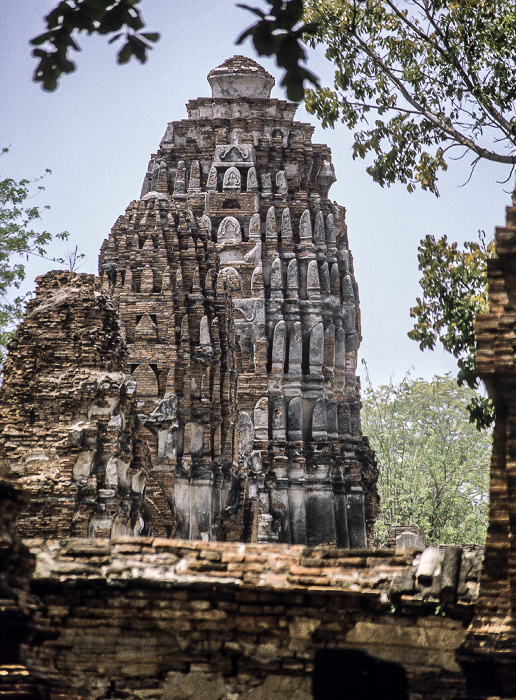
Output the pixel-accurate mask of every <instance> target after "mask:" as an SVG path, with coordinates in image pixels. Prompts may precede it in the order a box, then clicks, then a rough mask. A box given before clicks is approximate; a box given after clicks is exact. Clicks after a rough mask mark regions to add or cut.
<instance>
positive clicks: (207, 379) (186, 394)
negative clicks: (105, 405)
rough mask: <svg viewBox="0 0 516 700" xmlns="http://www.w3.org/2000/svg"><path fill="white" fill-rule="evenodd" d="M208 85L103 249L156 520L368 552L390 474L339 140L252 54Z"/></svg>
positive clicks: (161, 529)
mask: <svg viewBox="0 0 516 700" xmlns="http://www.w3.org/2000/svg"><path fill="white" fill-rule="evenodd" d="M208 81H209V82H210V84H211V87H212V97H207V98H199V99H196V100H192V101H190V102H189V103H188V105H187V110H188V118H187V119H184V120H182V121H177V122H172V123H170V124H168V126H167V128H166V131H165V135H164V137H163V139H162V141H161V144H160V146H159V149H158V152H157V153H156V154H155V155H153V156H152V157H151V160H150V163H149V167H148V171H147V173H146V175H145V178H144V182H143V188H142V193H141V198H140V200H139V201H134V202H132V203H131V204H130V205H129V207H128V208H127V210H126V212H125V214H124V215H122V216H120V217H119V219H118V220H117V222H116V224H115V226H114V227H113V229H112V232H111V235H110V236H109V238H108V239H107V240H106V241H105V242H104V244H103V246H102V250H101V254H100V259H99V270H100V275H101V278H102V284H103V287H104V288H105V289H107V290H109V291H110V292H111V294H112V296H113V299H114V301H115V304H116V305H117V306H118V308H119V312H120V318H121V324H122V332H123V335H124V336H125V339H126V342H127V345H128V349H129V368H130V371H131V373H132V378H133V379H134V380H135V381H136V384H137V390H136V399H137V410H138V414H139V416H140V419H141V421H142V422H143V424H144V432H145V434H146V436H147V440H148V443H149V446H150V449H151V454H152V471H151V474H152V481H151V483H152V485H153V486H152V487H151V486H149V487H148V488H147V506H148V508H149V509H150V512H151V514H152V519H151V522H152V528H153V532H154V534H156V535H165V536H175V537H181V538H187V539H202V540H220V539H222V540H228V541H257V542H273V541H280V542H287V543H294V544H295V543H307V544H309V545H316V544H323V543H327V544H332V543H333V544H337V545H339V546H344V547H347V546H351V547H362V546H365V545H366V542H367V539H368V536H369V534H370V532H371V528H372V524H373V522H374V519H375V517H376V514H377V510H378V496H377V491H376V478H377V468H376V463H375V459H374V455H373V453H372V451H371V449H370V447H369V444H368V441H367V439H366V438H364V437H363V436H362V433H361V426H360V398H359V382H358V380H357V377H356V363H357V350H358V346H359V342H360V313H359V306H358V289H357V284H356V281H355V277H354V273H353V261H352V257H351V254H350V251H349V248H348V239H347V230H346V224H345V210H344V208H343V207H340V206H337V205H335V204H333V203H332V202H330V200H329V199H328V191H329V189H330V187H331V185H332V184H333V182H335V174H334V169H333V165H332V162H331V153H330V150H329V148H328V147H327V146H322V145H317V144H313V143H312V140H311V137H312V132H313V127H312V126H310V125H308V124H303V123H300V122H296V121H294V114H295V111H296V105H295V104H293V103H290V102H287V101H283V100H277V99H271V98H270V92H271V89H272V86H273V84H274V79H273V78H272V76H271V75H269V74H268V73H267V72H266V71H265V70H264V69H263V68H262V67H261V66H259V65H258V64H257V63H255V62H254V61H252V60H250V59H248V58H244V57H242V56H235V57H234V58H231V59H229V60H228V61H226V62H225V63H223V64H222V65H221V66H219V67H218V68H215V69H214V70H212V71H211V72H210V73H209V75H208Z"/></svg>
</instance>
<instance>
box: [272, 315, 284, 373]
mask: <svg viewBox="0 0 516 700" xmlns="http://www.w3.org/2000/svg"><path fill="white" fill-rule="evenodd" d="M286 336H287V327H286V324H285V321H279V322H278V323H277V324H276V326H275V328H274V337H273V340H272V371H273V372H280V373H281V374H282V373H283V371H284V366H285V346H286V340H287V338H286Z"/></svg>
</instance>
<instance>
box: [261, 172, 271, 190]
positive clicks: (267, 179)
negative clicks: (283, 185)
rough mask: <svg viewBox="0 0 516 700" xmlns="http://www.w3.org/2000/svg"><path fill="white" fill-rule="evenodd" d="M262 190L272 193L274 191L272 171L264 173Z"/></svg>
mask: <svg viewBox="0 0 516 700" xmlns="http://www.w3.org/2000/svg"><path fill="white" fill-rule="evenodd" d="M262 192H263V194H271V192H272V180H271V174H270V173H264V174H263V175H262Z"/></svg>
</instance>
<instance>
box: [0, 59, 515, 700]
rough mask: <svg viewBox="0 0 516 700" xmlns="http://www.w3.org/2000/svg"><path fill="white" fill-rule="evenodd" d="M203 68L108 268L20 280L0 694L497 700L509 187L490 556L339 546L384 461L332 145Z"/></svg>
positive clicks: (0, 526) (8, 437) (27, 697)
mask: <svg viewBox="0 0 516 700" xmlns="http://www.w3.org/2000/svg"><path fill="white" fill-rule="evenodd" d="M210 77H211V82H212V86H213V93H214V96H213V99H206V100H203V99H201V100H196V101H195V102H192V103H190V104H189V112H190V119H188V120H184V121H181V122H177V123H174V124H173V125H171V126H169V128H168V129H167V132H166V135H165V139H164V141H163V142H162V145H161V147H160V151H159V152H158V154H157V155H156V156H154V157H153V159H152V160H151V165H150V167H149V171H148V174H147V176H146V179H145V183H144V189H143V194H142V198H141V199H140V201H138V202H134V203H132V204H131V205H130V207H129V209H128V212H127V213H126V215H125V216H123V217H121V218H120V219H119V220H118V222H117V224H116V225H115V227H114V229H113V233H112V235H111V237H110V238H109V239H108V240H107V241H106V243H105V244H104V246H103V250H102V254H101V265H100V266H101V275H102V280H100V279H99V278H96V277H94V276H93V275H81V274H79V275H77V274H73V273H68V272H52V273H49V274H47V275H44V276H43V277H41V278H39V280H38V289H37V292H36V296H35V298H34V299H33V300H32V301H31V302H30V304H29V307H28V309H27V313H26V315H25V318H24V320H23V322H22V324H21V325H20V327H19V328H18V330H17V331H16V334H15V336H14V338H13V340H12V343H11V345H10V349H9V356H8V359H7V361H6V364H5V379H4V383H3V385H2V387H1V389H0V698H6V699H8V700H83V699H88V700H90V699H91V700H112V699H113V698H119V699H123V698H125V699H126V700H127V699H129V700H198V699H199V698H203V700H284V698H286V697H291V696H293V695H295V697H296V698H298V700H312V699H313V700H334V699H337V698H338V699H339V700H340V698H342V697H343V696H345V697H346V698H349V699H350V700H369V699H370V698H371V699H372V698H375V700H376V699H377V698H379V697H381V698H384V699H385V700H408V699H409V698H410V700H495V699H500V698H505V699H507V700H509V699H512V700H514V698H515V697H516V653H515V649H516V612H515V611H516V595H515V590H516V580H515V565H514V564H515V552H516V530H515V528H516V506H515V504H516V493H515V491H516V478H515V470H516V466H515V465H516V461H515V458H514V454H515V451H516V450H515V445H514V436H515V431H514V424H515V422H516V417H515V410H514V407H515V405H516V400H515V397H516V350H515V342H514V338H515V328H516V314H515V311H514V309H515V305H516V299H515V298H514V296H515V292H514V290H515V289H516V279H515V270H516V265H515V261H516V198H515V199H513V206H511V207H509V208H508V210H507V222H506V226H505V227H502V228H499V229H497V233H496V251H497V256H496V258H495V259H493V260H490V261H489V267H488V277H489V300H490V301H489V303H490V306H489V312H488V313H486V314H483V315H481V316H480V317H479V318H478V320H477V343H478V354H477V367H478V369H479V372H480V375H481V376H482V378H483V379H484V380H485V382H486V386H487V388H488V392H489V395H490V396H491V398H492V399H493V401H494V403H495V405H496V425H495V431H494V441H493V454H492V464H491V481H490V514H489V529H488V536H487V541H486V547H485V556H484V558H483V560H482V552H481V551H478V549H474V548H468V547H463V548H461V547H455V546H450V547H446V548H442V549H441V550H439V549H437V548H433V547H431V548H428V549H426V550H424V551H421V550H420V548H418V547H417V546H412V545H413V544H416V542H415V540H416V539H417V537H416V536H417V533H416V532H410V531H405V532H404V533H403V534H404V535H407V534H408V535H411V536H412V537H408V538H405V540H404V541H405V545H407V544H408V545H409V546H406V548H404V549H395V548H394V546H393V547H392V548H386V549H381V550H373V549H364V548H358V547H357V545H358V543H359V541H360V542H364V541H365V535H364V533H365V532H366V530H367V528H368V527H369V525H370V523H371V521H372V519H373V518H374V514H375V512H376V508H377V497H376V491H375V478H374V477H375V468H376V467H375V464H374V460H373V456H372V454H371V452H370V450H369V447H368V445H367V441H366V440H365V439H364V438H363V437H362V436H361V433H360V426H359V411H358V401H359V395H358V386H357V381H356V377H355V373H354V370H355V362H356V345H357V343H358V340H359V333H360V330H359V315H358V306H357V291H356V284H355V281H354V278H353V272H352V261H351V257H350V255H349V251H348V248H347V242H346V230H345V225H344V212H343V210H342V209H340V208H338V207H336V206H334V205H331V204H330V203H329V201H328V200H327V191H328V188H329V186H330V185H331V180H332V178H333V175H331V176H330V173H331V172H332V171H331V162H330V160H329V153H328V151H327V149H326V148H325V147H323V146H315V145H312V144H311V142H310V134H311V128H310V127H309V126H307V125H303V124H297V123H296V122H294V121H293V111H294V107H293V106H292V105H290V104H289V103H287V102H282V101H277V100H270V99H269V90H270V84H271V79H270V77H269V76H268V75H267V73H265V71H263V69H262V68H260V67H259V66H257V64H255V63H254V62H252V61H249V60H248V59H240V58H235V59H231V60H230V61H228V62H226V64H224V65H223V66H221V67H220V68H219V69H216V70H215V71H212V73H211V74H210ZM288 115H290V117H288ZM219 145H220V146H221V148H220V150H217V149H218V147H219ZM287 145H288V149H287V147H286V146H287ZM244 146H246V148H244ZM228 147H229V150H228ZM246 154H247V158H246V157H244V156H246ZM226 156H228V158H230V159H229V160H226V159H225V157H226ZM240 158H241V160H239V159H240ZM251 161H252V163H253V164H252V165H251V164H250V163H251ZM246 163H247V164H246ZM253 168H254V169H255V171H254V173H255V174H254V175H252V172H253V171H252V169H253ZM280 173H281V174H280ZM321 173H322V175H321ZM228 202H229V203H228ZM225 203H226V206H224V205H225ZM285 212H287V213H285ZM251 234H252V235H251ZM309 234H310V235H309ZM273 239H274V240H273ZM113 298H114V299H115V302H116V304H115V303H113ZM116 306H118V308H119V311H117V308H116ZM120 319H121V322H120ZM316 329H318V330H317V332H315V331H316ZM341 331H342V332H341ZM339 343H340V345H339ZM338 348H340V349H338ZM339 353H340V354H339ZM129 369H132V373H131V372H129V371H128V370H129ZM296 392H297V393H296ZM301 504H302V507H301ZM344 506H345V509H346V513H347V514H348V515H347V517H345V518H344V519H342V520H340V521H339V517H341V515H342V510H343V508H344ZM318 509H322V513H323V515H324V517H322V518H321V519H320V520H319V519H318V518H317V517H316V511H317V510H318ZM154 530H155V531H154ZM344 532H347V535H346V536H347V538H348V539H346V537H344V535H343V533H344ZM178 533H179V534H181V535H182V537H184V539H169V538H167V537H164V536H163V535H169V534H170V535H173V534H178ZM217 537H221V538H225V539H226V540H235V541H224V542H221V541H213V540H216V538H217ZM339 538H343V543H344V544H346V545H354V547H353V548H341V547H336V546H335V544H336V543H342V539H339ZM360 538H361V539H360ZM392 538H393V541H397V533H396V530H395V529H394V531H393V533H392ZM298 539H299V540H301V542H297V540H298ZM206 540H209V541H206ZM242 540H254V541H252V542H249V541H246V542H242ZM279 540H286V542H280V541H279ZM317 540H320V543H319V544H318V546H313V547H312V546H306V543H309V544H311V543H313V542H314V541H317ZM400 541H401V540H400Z"/></svg>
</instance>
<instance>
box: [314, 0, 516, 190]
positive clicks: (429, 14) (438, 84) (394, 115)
mask: <svg viewBox="0 0 516 700" xmlns="http://www.w3.org/2000/svg"><path fill="white" fill-rule="evenodd" d="M305 16H306V17H307V19H308V20H309V21H310V22H312V23H314V24H315V25H316V27H317V31H316V34H315V35H313V36H312V37H311V38H310V43H311V44H312V45H314V46H316V45H324V46H325V47H326V56H327V58H328V59H329V60H330V61H331V62H332V63H333V64H334V66H335V78H334V85H333V87H331V88H329V87H321V88H318V89H316V90H315V91H309V92H308V94H307V96H306V103H307V108H308V110H309V111H310V112H312V113H314V114H316V115H317V116H318V117H319V119H321V121H322V123H323V125H326V126H333V125H334V124H335V123H336V122H337V121H338V120H341V121H342V122H344V123H345V124H346V125H347V126H348V127H349V128H350V129H353V130H355V142H354V147H353V153H354V157H358V156H360V157H361V158H364V157H366V156H367V155H368V154H369V155H372V156H373V159H374V161H373V164H372V165H370V166H369V167H368V168H367V171H368V172H369V174H370V175H372V177H373V178H374V180H375V181H377V182H379V183H380V184H381V185H389V184H391V183H393V182H397V181H398V182H403V183H406V184H407V187H408V189H409V190H412V189H414V187H415V186H416V185H419V186H421V187H422V188H423V189H427V190H430V191H431V192H434V193H435V194H437V193H438V191H437V186H436V181H437V174H438V171H439V170H445V169H446V167H447V162H446V161H447V158H448V157H450V154H452V155H453V154H455V155H459V156H460V155H464V154H466V153H469V154H470V155H471V157H472V167H473V168H474V166H475V165H476V163H477V162H478V161H479V160H480V159H487V160H490V161H494V162H497V163H500V164H503V165H507V166H509V167H508V170H509V172H508V173H507V172H506V175H507V174H508V176H509V177H510V174H511V173H512V171H513V170H514V165H515V164H516V149H515V146H516V118H515V117H514V114H515V111H516V110H515V106H516V104H515V100H516V64H515V61H514V58H515V56H516V6H515V4H514V3H513V2H512V0H460V2H455V1H453V2H452V1H447V0H365V1H364V2H360V1H359V0H307V2H306V15H305ZM361 126H364V127H365V128H360V127H361Z"/></svg>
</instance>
